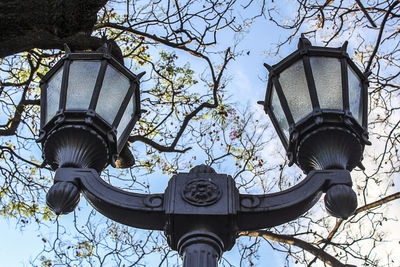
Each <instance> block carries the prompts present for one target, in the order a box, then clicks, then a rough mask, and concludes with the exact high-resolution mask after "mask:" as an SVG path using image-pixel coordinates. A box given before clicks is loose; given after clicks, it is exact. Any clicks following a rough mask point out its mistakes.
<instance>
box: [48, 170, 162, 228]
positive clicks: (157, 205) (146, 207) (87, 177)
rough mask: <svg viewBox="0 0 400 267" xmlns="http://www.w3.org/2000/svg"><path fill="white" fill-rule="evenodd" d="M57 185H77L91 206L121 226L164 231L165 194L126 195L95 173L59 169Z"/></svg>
mask: <svg viewBox="0 0 400 267" xmlns="http://www.w3.org/2000/svg"><path fill="white" fill-rule="evenodd" d="M54 182H55V183H57V182H70V183H73V184H75V185H77V186H78V187H79V188H80V189H81V190H82V192H83V194H84V195H85V197H86V199H87V200H88V201H89V202H90V204H91V205H92V206H93V207H94V208H95V209H96V210H98V211H99V212H100V213H102V214H103V215H105V216H107V217H108V218H110V219H112V220H114V221H117V222H119V223H122V224H125V225H129V226H133V227H136V228H141V229H149V230H163V229H164V226H165V224H166V222H167V219H166V216H165V212H164V208H163V199H164V194H138V193H132V192H126V191H124V190H121V189H118V188H115V187H113V186H112V185H110V184H108V183H106V182H104V181H103V180H102V179H101V178H100V176H99V174H98V173H97V172H96V170H94V169H78V168H59V169H57V171H56V175H55V177H54Z"/></svg>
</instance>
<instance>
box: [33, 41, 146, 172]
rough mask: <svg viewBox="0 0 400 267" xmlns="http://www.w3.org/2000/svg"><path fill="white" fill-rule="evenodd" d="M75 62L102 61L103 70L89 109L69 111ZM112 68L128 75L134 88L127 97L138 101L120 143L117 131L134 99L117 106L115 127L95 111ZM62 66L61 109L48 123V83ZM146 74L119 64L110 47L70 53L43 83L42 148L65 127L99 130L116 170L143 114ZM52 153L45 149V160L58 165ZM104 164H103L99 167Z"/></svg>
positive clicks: (93, 91) (94, 89)
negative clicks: (141, 85) (142, 82)
mask: <svg viewBox="0 0 400 267" xmlns="http://www.w3.org/2000/svg"><path fill="white" fill-rule="evenodd" d="M73 60H87V61H90V60H101V67H100V69H99V73H98V75H97V79H96V83H95V86H94V88H88V90H90V91H91V92H92V97H91V100H90V104H89V107H88V109H87V110H71V109H68V110H67V109H66V99H67V96H68V79H69V65H70V64H71V62H72V61H73ZM122 63H123V62H122ZM110 65H111V66H113V67H114V68H115V69H117V70H118V71H119V72H121V73H122V74H124V75H125V76H126V77H127V78H128V79H129V80H130V87H129V89H128V92H127V94H126V97H130V98H131V97H134V98H135V99H134V102H135V108H136V109H135V113H134V114H133V116H132V119H131V120H130V122H129V124H128V125H127V126H126V128H125V129H123V133H122V135H120V141H119V142H118V140H117V133H116V129H117V127H118V122H119V121H120V119H121V117H122V115H123V113H124V111H125V109H126V107H127V105H128V102H129V100H130V99H125V101H123V103H121V105H122V106H119V107H115V108H116V109H118V114H117V118H116V119H115V121H114V123H113V124H112V125H110V124H109V123H108V122H106V121H105V120H104V119H103V118H101V116H99V115H98V114H97V113H96V111H95V108H96V106H97V101H98V99H99V94H100V90H101V86H102V82H103V80H104V76H105V73H106V69H107V67H108V66H110ZM62 67H63V74H62V81H61V88H60V103H59V110H58V111H57V114H56V115H55V116H54V117H52V118H48V120H47V121H48V122H47V123H46V118H45V114H46V109H47V101H46V100H47V87H48V82H49V81H50V80H51V78H52V77H53V75H54V74H55V73H56V72H57V70H59V69H60V68H62ZM142 75H143V73H142V74H140V75H138V76H136V75H134V74H133V73H132V72H130V71H129V70H128V69H127V68H126V67H124V66H123V65H122V64H121V63H120V62H118V61H117V60H116V59H115V58H114V57H112V56H111V54H110V51H109V49H108V48H107V47H105V48H102V49H100V50H99V51H96V52H89V53H83V52H80V53H67V54H66V55H65V56H64V57H63V58H62V59H61V60H60V61H59V62H57V64H56V65H55V66H54V67H53V68H52V69H51V70H50V71H49V72H48V73H47V74H46V75H45V76H44V77H43V78H42V80H41V88H42V96H41V99H42V102H41V116H42V118H41V129H40V136H39V140H38V142H42V145H43V146H44V141H45V140H46V139H49V137H50V136H51V134H52V133H53V132H54V131H58V132H59V131H60V128H62V127H63V126H65V125H83V126H85V127H88V128H91V129H92V130H94V131H96V132H97V134H98V135H99V136H101V137H102V138H103V139H104V142H105V143H106V144H107V150H108V152H107V158H106V163H107V164H111V165H113V166H114V167H115V166H116V165H115V161H116V159H117V158H118V154H119V153H120V152H121V151H122V149H123V148H124V144H125V143H126V141H127V139H128V137H129V134H130V133H131V131H132V129H133V126H134V125H135V123H136V122H137V121H138V120H139V118H140V114H141V113H140V92H139V79H140V77H141V76H142ZM43 100H44V101H43ZM132 112H133V111H132ZM63 129H64V128H63ZM74 136H77V135H74ZM48 153H50V154H51V153H53V152H51V149H44V154H43V157H44V160H45V162H46V163H51V164H53V165H54V160H55V159H54V158H52V157H53V156H50V158H48V157H49V156H48ZM125 154H126V153H125ZM130 156H131V155H130ZM102 161H103V160H101V162H102ZM122 161H123V162H126V163H128V162H133V161H132V159H126V160H122ZM101 164H102V163H101ZM101 164H100V163H99V165H101ZM107 164H106V165H107ZM106 165H105V166H106ZM105 166H103V167H102V168H104V167H105ZM119 166H129V165H126V164H119ZM102 168H101V169H102ZM96 169H98V168H97V167H96Z"/></svg>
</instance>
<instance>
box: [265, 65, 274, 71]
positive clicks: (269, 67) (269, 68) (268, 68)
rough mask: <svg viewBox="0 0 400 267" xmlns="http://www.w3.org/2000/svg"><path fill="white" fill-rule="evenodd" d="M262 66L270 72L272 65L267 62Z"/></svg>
mask: <svg viewBox="0 0 400 267" xmlns="http://www.w3.org/2000/svg"><path fill="white" fill-rule="evenodd" d="M264 67H266V68H267V70H268V71H269V72H272V71H273V68H272V66H271V65H268V64H267V63H264Z"/></svg>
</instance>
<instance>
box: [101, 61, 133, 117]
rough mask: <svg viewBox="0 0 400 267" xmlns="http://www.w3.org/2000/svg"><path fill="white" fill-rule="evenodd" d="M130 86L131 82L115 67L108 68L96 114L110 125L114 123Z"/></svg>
mask: <svg viewBox="0 0 400 267" xmlns="http://www.w3.org/2000/svg"><path fill="white" fill-rule="evenodd" d="M129 86H130V81H129V79H128V78H126V77H125V76H124V75H123V74H122V73H120V72H119V71H117V70H116V69H115V68H114V67H113V66H111V65H108V66H107V70H106V73H105V76H104V81H103V86H102V87H101V91H100V95H99V101H98V102H97V107H96V112H97V113H98V114H99V115H100V116H101V117H102V118H103V119H105V120H106V121H107V122H108V123H109V124H112V123H113V122H114V118H115V116H116V115H117V112H118V110H119V108H120V106H121V104H122V102H123V101H124V98H125V95H126V93H127V91H128V89H129Z"/></svg>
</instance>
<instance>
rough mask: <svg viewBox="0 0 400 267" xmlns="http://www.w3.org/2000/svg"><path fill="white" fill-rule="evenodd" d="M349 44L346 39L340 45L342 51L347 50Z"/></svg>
mask: <svg viewBox="0 0 400 267" xmlns="http://www.w3.org/2000/svg"><path fill="white" fill-rule="evenodd" d="M348 45H349V42H348V41H345V42H344V43H343V45H342V47H341V49H342V51H344V52H346V51H347V46H348Z"/></svg>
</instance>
